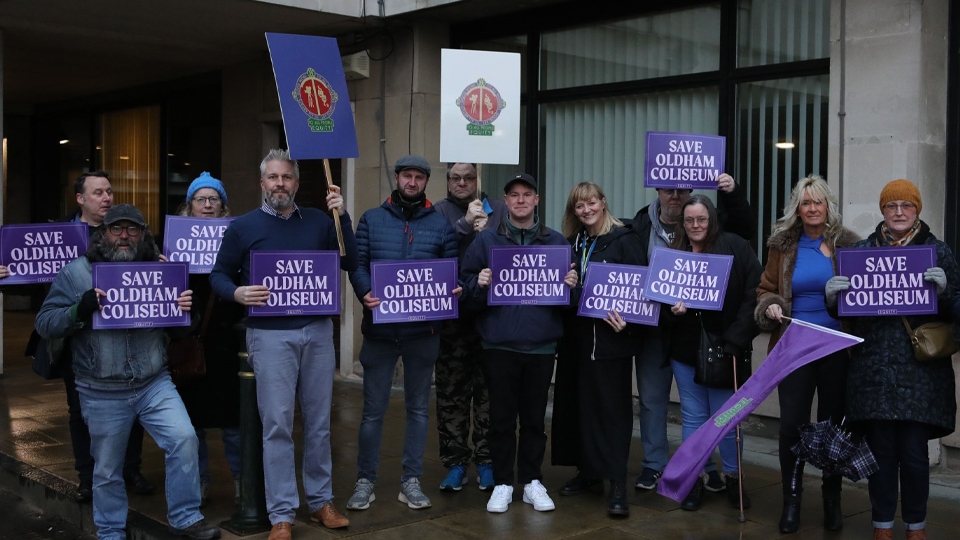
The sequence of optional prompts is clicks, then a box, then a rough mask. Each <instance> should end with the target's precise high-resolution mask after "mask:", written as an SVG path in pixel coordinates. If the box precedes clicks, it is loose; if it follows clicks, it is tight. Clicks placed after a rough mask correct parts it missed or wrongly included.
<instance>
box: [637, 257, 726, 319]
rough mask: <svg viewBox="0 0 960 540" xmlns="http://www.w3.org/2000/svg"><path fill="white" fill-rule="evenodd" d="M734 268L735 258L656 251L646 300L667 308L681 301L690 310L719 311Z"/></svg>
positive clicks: (647, 286) (648, 281)
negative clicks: (661, 304)
mask: <svg viewBox="0 0 960 540" xmlns="http://www.w3.org/2000/svg"><path fill="white" fill-rule="evenodd" d="M732 265H733V256H732V255H711V254H708V253H693V252H692V251H679V250H676V249H669V248H663V247H658V248H655V249H654V250H653V256H652V257H651V258H650V270H649V274H648V276H647V283H646V286H645V287H644V289H643V297H644V298H646V299H648V300H656V301H658V302H663V303H664V304H667V305H668V306H672V305H674V304H676V303H677V302H678V301H681V300H682V301H683V303H684V305H686V306H687V307H688V308H693V309H706V310H709V311H720V310H722V309H723V297H724V296H726V294H727V280H729V279H730V267H731V266H732Z"/></svg>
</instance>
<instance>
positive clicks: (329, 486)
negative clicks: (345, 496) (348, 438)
mask: <svg viewBox="0 0 960 540" xmlns="http://www.w3.org/2000/svg"><path fill="white" fill-rule="evenodd" d="M247 352H248V353H249V355H250V357H249V362H250V366H251V367H252V368H253V372H254V374H255V375H256V377H257V407H258V408H259V410H260V419H261V420H262V421H263V481H264V488H265V490H266V495H267V513H268V514H269V515H270V523H272V524H274V525H276V524H277V523H279V522H281V521H286V522H288V523H293V520H294V514H295V513H296V510H297V508H299V507H300V496H299V494H298V493H297V466H296V463H295V458H294V453H293V447H294V445H293V413H294V409H296V405H297V396H298V395H299V396H300V412H301V414H302V417H303V448H304V450H303V492H304V495H305V496H306V498H307V505H308V506H309V508H310V512H311V513H313V512H316V511H317V510H319V509H320V507H321V506H323V505H324V504H326V503H328V502H330V501H332V500H333V482H332V474H333V461H332V458H331V455H330V404H331V402H332V400H333V376H334V371H335V370H336V363H337V359H336V356H335V353H334V350H333V321H331V320H330V318H329V317H324V318H320V319H317V320H315V321H313V322H311V323H309V324H307V325H306V326H304V327H303V328H296V329H292V330H264V329H259V328H248V329H247Z"/></svg>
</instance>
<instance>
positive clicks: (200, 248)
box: [163, 216, 233, 274]
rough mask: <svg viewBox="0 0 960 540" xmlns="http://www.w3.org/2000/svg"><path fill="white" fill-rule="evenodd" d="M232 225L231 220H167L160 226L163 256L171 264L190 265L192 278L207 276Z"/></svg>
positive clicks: (176, 217)
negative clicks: (229, 226) (224, 235)
mask: <svg viewBox="0 0 960 540" xmlns="http://www.w3.org/2000/svg"><path fill="white" fill-rule="evenodd" d="M231 221H233V218H232V217H231V218H195V217H184V216H167V219H166V222H165V223H164V226H163V254H164V255H165V256H166V257H167V259H168V260H170V261H171V262H185V263H187V264H189V265H190V273H191V274H209V273H210V271H211V270H213V264H214V263H216V262H217V253H218V252H219V251H220V243H221V242H222V241H223V233H224V231H226V230H227V226H228V225H230V222H231Z"/></svg>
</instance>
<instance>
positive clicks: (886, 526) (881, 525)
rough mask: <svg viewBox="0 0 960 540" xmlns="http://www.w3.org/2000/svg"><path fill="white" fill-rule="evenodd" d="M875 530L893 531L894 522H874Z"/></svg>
mask: <svg viewBox="0 0 960 540" xmlns="http://www.w3.org/2000/svg"><path fill="white" fill-rule="evenodd" d="M873 528H874V529H892V528H893V521H874V522H873Z"/></svg>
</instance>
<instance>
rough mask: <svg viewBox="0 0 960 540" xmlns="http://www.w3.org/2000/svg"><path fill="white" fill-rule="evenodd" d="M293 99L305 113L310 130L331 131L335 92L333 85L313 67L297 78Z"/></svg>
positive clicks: (335, 104)
mask: <svg viewBox="0 0 960 540" xmlns="http://www.w3.org/2000/svg"><path fill="white" fill-rule="evenodd" d="M293 99H295V100H296V101H297V104H298V105H300V109H301V110H302V111H303V112H304V113H305V114H306V115H307V116H309V118H308V119H307V124H308V125H309V126H310V131H333V119H332V118H330V117H331V116H333V111H334V109H336V107H337V93H336V92H335V91H334V89H333V86H332V85H331V84H330V83H329V82H328V81H327V79H325V78H324V77H323V75H320V74H318V73H317V72H316V71H314V69H313V68H307V72H306V73H304V74H303V75H300V78H299V79H297V87H296V89H295V90H294V91H293Z"/></svg>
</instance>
